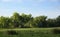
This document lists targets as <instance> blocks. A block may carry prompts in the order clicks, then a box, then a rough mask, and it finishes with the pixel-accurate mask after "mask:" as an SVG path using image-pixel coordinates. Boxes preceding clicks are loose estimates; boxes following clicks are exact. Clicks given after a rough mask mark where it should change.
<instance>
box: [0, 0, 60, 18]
mask: <svg viewBox="0 0 60 37" xmlns="http://www.w3.org/2000/svg"><path fill="white" fill-rule="evenodd" d="M14 12H18V13H19V14H21V13H25V14H32V16H33V17H36V16H41V15H45V16H48V18H55V17H57V16H59V15H60V0H0V16H11V15H12V14H13V13H14Z"/></svg>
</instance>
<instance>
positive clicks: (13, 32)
mask: <svg viewBox="0 0 60 37" xmlns="http://www.w3.org/2000/svg"><path fill="white" fill-rule="evenodd" d="M7 34H8V35H18V33H17V32H16V31H14V30H10V31H7Z"/></svg>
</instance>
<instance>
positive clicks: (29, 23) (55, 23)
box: [0, 12, 60, 28]
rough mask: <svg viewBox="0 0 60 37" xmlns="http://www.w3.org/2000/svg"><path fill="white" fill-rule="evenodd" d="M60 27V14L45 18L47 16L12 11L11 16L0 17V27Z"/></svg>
mask: <svg viewBox="0 0 60 37" xmlns="http://www.w3.org/2000/svg"><path fill="white" fill-rule="evenodd" d="M40 27H60V16H58V17H57V18H55V19H50V18H49V19H47V16H37V17H32V15H31V14H28V15H26V14H24V13H22V14H19V13H17V12H14V13H13V15H12V16H11V17H3V16H1V17H0V28H40Z"/></svg>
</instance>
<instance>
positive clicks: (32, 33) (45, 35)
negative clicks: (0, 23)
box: [0, 28, 60, 37]
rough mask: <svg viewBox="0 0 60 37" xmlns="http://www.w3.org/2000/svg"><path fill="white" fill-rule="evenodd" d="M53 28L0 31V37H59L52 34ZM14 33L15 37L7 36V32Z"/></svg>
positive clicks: (13, 36)
mask: <svg viewBox="0 0 60 37" xmlns="http://www.w3.org/2000/svg"><path fill="white" fill-rule="evenodd" d="M53 29H54V28H15V29H0V37H60V34H53V32H52V30H53ZM11 30H13V31H16V32H17V33H18V34H17V35H9V34H8V33H7V31H11Z"/></svg>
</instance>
